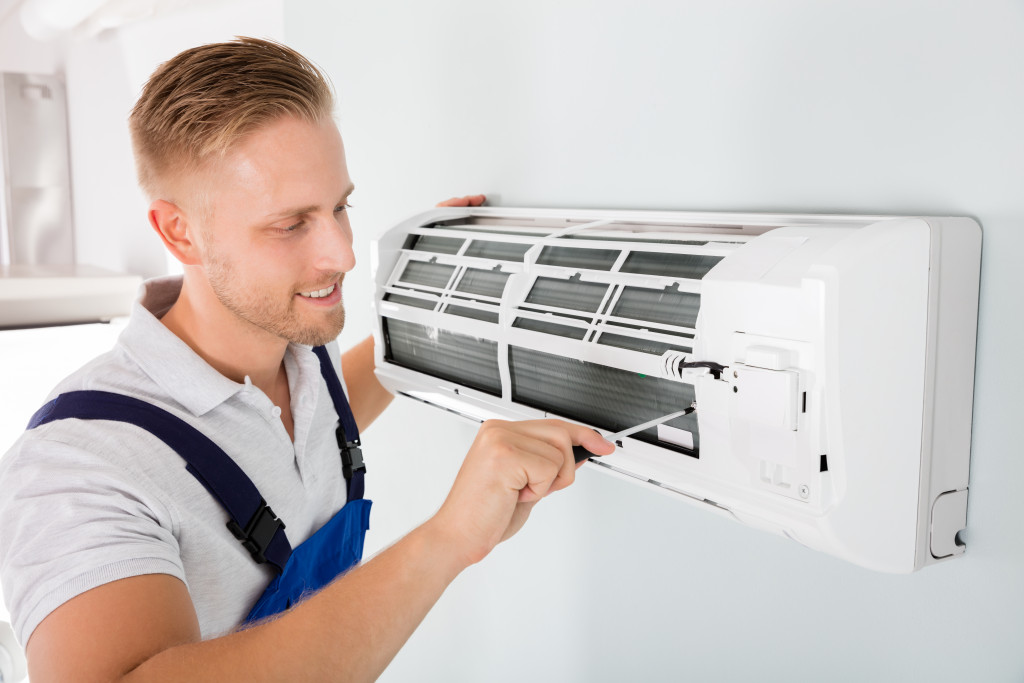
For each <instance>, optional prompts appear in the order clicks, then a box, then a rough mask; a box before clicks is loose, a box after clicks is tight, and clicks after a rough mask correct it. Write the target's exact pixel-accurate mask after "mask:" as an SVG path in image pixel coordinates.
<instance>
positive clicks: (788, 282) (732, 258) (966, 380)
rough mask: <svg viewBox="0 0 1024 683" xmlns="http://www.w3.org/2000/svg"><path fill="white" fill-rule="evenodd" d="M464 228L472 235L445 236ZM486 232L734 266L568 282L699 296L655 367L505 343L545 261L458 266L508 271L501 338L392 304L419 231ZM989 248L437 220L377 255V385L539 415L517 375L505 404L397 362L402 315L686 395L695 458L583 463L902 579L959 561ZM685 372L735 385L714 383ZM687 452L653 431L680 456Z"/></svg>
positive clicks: (407, 229)
mask: <svg viewBox="0 0 1024 683" xmlns="http://www.w3.org/2000/svg"><path fill="white" fill-rule="evenodd" d="M463 219H464V220H465V225H464V226H462V230H463V232H461V233H458V232H454V231H446V228H447V227H450V226H451V225H453V224H457V223H459V221H460V220H463ZM475 225H483V226H484V227H483V228H481V229H484V230H486V229H487V228H486V226H487V225H490V226H492V229H496V228H493V226H494V225H498V226H501V228H500V229H501V230H503V231H504V232H505V233H506V234H507V233H514V232H515V231H516V230H517V229H519V227H522V228H523V230H524V237H522V238H516V237H503V239H512V240H515V239H521V240H522V241H525V242H529V241H530V240H533V242H535V243H537V244H541V245H552V244H563V243H564V242H559V239H562V238H564V237H565V236H567V235H569V234H572V235H577V236H579V235H581V233H585V234H586V235H587V237H588V239H591V240H593V243H594V244H597V245H604V246H609V245H612V246H614V245H616V244H617V240H620V241H621V243H619V246H621V247H622V248H623V249H628V248H629V247H630V244H631V243H635V238H636V237H637V236H638V235H640V236H641V237H651V236H657V235H663V236H666V235H674V236H675V237H677V238H678V237H679V233H686V234H696V235H697V236H703V237H705V238H708V236H709V235H710V236H711V238H712V239H714V240H716V241H715V242H713V243H712V242H709V243H708V245H707V246H705V247H695V248H689V249H690V250H691V251H696V252H699V253H716V254H719V253H720V254H721V255H724V258H722V260H721V261H720V262H718V264H717V265H715V266H714V267H713V268H711V270H710V271H709V272H707V273H706V275H704V276H703V278H702V279H700V280H699V281H698V282H696V283H695V282H686V281H681V280H680V281H673V280H672V278H650V277H647V276H637V275H627V274H625V273H614V272H613V273H591V272H587V271H581V272H580V273H577V274H576V276H577V277H580V276H582V277H583V278H584V279H587V278H590V279H593V280H594V281H599V282H611V283H616V282H618V281H622V282H624V283H629V284H633V285H637V284H638V283H639V284H641V285H644V284H645V283H647V282H648V281H650V285H649V286H658V287H661V286H664V285H665V284H666V283H671V282H676V283H677V285H678V287H679V289H680V290H685V289H688V291H695V292H697V293H699V295H700V300H699V301H700V312H699V316H698V318H697V322H696V328H695V330H694V332H695V335H694V339H693V349H692V353H690V354H675V355H673V354H669V353H666V354H665V356H664V357H658V356H654V355H651V354H649V353H641V352H638V351H631V350H627V349H623V348H613V347H607V346H600V345H596V344H588V343H586V342H584V341H581V340H575V339H567V338H563V337H546V338H542V335H539V334H537V333H530V332H526V331H525V330H521V329H516V328H513V327H512V326H511V319H512V316H511V315H509V310H510V309H511V308H512V307H515V306H517V305H518V304H520V303H521V302H522V301H523V299H524V298H525V297H526V296H527V293H528V292H529V291H530V288H531V287H532V285H533V283H534V281H535V278H536V277H538V272H540V271H543V272H546V273H547V274H549V275H550V274H551V272H552V268H551V267H548V268H547V269H546V270H545V269H544V268H541V267H539V266H536V265H535V264H534V262H535V261H536V254H537V249H533V250H532V251H529V252H527V255H526V257H525V258H524V259H523V262H522V263H521V264H516V263H512V264H510V263H508V262H504V263H500V264H499V263H498V262H497V261H495V262H493V263H491V262H487V261H483V262H480V261H481V260H480V259H477V260H476V261H474V260H473V259H468V260H467V259H466V257H465V256H464V255H462V254H461V253H460V254H457V255H453V256H451V257H450V258H449V259H448V260H449V261H450V262H451V263H453V264H457V263H462V262H463V261H466V262H473V263H475V265H476V267H480V268H496V267H498V266H500V267H501V268H504V269H505V270H506V271H512V273H513V275H512V276H511V277H509V278H508V283H507V285H506V286H505V288H504V291H503V294H502V297H501V302H500V307H501V311H502V314H501V316H500V320H499V322H498V323H497V324H489V323H486V322H483V321H481V320H474V319H471V318H464V317H458V316H454V315H447V314H445V313H442V312H440V308H441V307H440V306H438V307H437V309H438V310H426V309H422V308H411V307H405V306H401V305H398V304H395V303H394V302H392V301H385V299H384V297H385V295H386V294H387V293H388V292H395V291H398V290H396V289H394V285H395V284H396V283H395V278H396V273H398V272H399V271H401V269H402V267H404V265H403V264H404V263H405V261H406V260H407V259H410V258H414V257H416V255H415V254H413V255H410V253H409V250H408V249H404V248H403V247H404V246H405V245H406V244H407V238H408V237H409V235H410V234H421V235H433V234H437V235H460V234H461V235H462V236H468V237H472V234H473V233H472V230H473V229H474V226H475ZM517 226H519V227H517ZM527 230H528V231H530V232H531V234H526V231H527ZM545 230H546V231H547V232H546V233H545ZM466 231H469V232H466ZM538 234H541V235H542V236H540V237H538ZM717 240H722V242H720V243H719V242H717ZM730 241H731V243H730ZM577 244H578V243H577ZM715 245H720V246H715ZM538 248H539V247H538ZM667 248H669V247H667ZM715 249H721V251H715ZM980 250H981V230H980V228H979V226H978V224H977V223H976V222H975V221H973V220H971V219H969V218H934V217H885V216H820V215H772V214H713V213H700V214H696V213H681V212H641V211H569V210H565V211H562V210H551V209H543V210H539V209H538V210H534V209H501V208H471V209H439V210H435V211H431V212H428V213H426V214H422V215H419V216H416V217H414V218H412V219H410V220H408V221H405V222H403V223H402V224H400V225H398V226H396V227H395V228H393V229H392V230H390V231H389V232H387V233H386V234H385V235H384V236H382V238H381V239H380V240H378V241H377V242H376V243H375V244H374V248H373V256H372V259H373V262H372V268H373V270H374V278H375V282H376V296H375V307H376V317H377V321H378V324H377V328H376V332H375V335H376V342H377V343H376V353H377V358H376V362H377V373H378V376H379V377H380V379H381V381H382V382H383V383H384V384H385V386H387V387H388V388H389V389H391V390H392V391H395V392H397V393H399V394H403V395H407V396H411V397H413V398H416V399H419V400H421V401H425V402H427V403H430V404H433V405H436V406H439V407H442V408H445V409H447V410H450V411H454V412H456V413H459V414H461V415H465V416H467V417H470V418H472V419H475V420H484V419H488V418H490V417H502V418H506V419H519V418H534V417H542V416H545V415H547V414H548V413H546V412H545V411H543V410H539V409H537V408H534V407H530V406H526V405H521V404H518V403H516V402H514V401H513V400H512V398H511V392H510V391H508V387H509V377H508V374H509V372H508V368H507V366H500V367H501V372H502V375H501V380H502V391H501V395H500V396H496V395H491V394H488V393H485V392H482V391H477V390H474V389H473V388H470V387H466V386H461V385H460V384H459V383H458V382H453V381H449V380H446V379H441V378H438V377H435V376H432V375H429V374H425V373H423V372H418V371H416V370H412V369H410V368H407V367H401V366H399V365H397V364H395V363H393V362H391V361H389V359H388V354H387V349H388V339H387V337H386V324H385V319H388V318H391V319H397V320H406V321H412V322H415V323H418V324H421V325H424V326H426V327H427V329H432V330H435V331H436V330H437V329H444V330H448V331H453V332H456V333H459V334H463V335H467V336H469V337H473V338H477V339H487V340H493V341H495V342H497V343H498V349H499V359H501V360H500V361H499V363H500V362H503V361H504V360H505V359H506V358H507V356H506V355H505V354H507V348H508V346H509V345H510V344H515V345H516V346H518V347H525V348H536V349H538V350H543V351H544V352H545V353H549V354H556V355H564V356H566V357H570V358H579V359H584V360H586V361H588V362H592V363H598V364H602V365H606V366H608V367H614V368H618V369H622V370H629V371H632V372H636V373H642V374H653V375H656V376H659V377H662V378H665V379H669V380H672V381H679V382H684V383H688V384H692V386H693V390H694V393H695V396H696V404H697V413H696V415H697V420H698V424H699V436H700V448H699V457H686V456H681V455H680V454H679V453H678V452H675V451H673V450H669V449H667V448H661V447H658V446H656V445H652V444H651V443H646V442H641V441H638V440H636V439H631V438H626V439H623V443H622V447H621V448H619V449H618V450H617V451H616V452H615V453H614V454H613V455H611V456H606V457H604V458H595V459H593V460H592V462H594V463H596V464H599V465H602V467H601V468H599V469H601V470H602V471H606V472H610V473H613V474H619V475H625V476H627V477H628V478H630V479H631V480H634V481H640V482H644V483H647V484H650V485H653V486H656V487H658V488H659V489H660V490H662V491H667V492H670V493H672V494H675V495H679V494H681V497H682V499H684V500H687V501H690V502H692V503H694V504H699V505H703V506H704V507H705V508H706V509H711V510H715V511H716V512H719V513H722V514H727V515H729V516H731V517H733V518H735V519H737V520H739V521H741V522H744V523H746V524H749V525H751V526H754V527H757V528H761V529H765V530H769V531H772V532H774V533H779V534H783V535H785V536H788V537H790V538H792V539H794V540H796V541H798V542H800V543H802V544H804V545H806V546H808V547H811V548H814V549H817V550H820V551H823V552H826V553H829V554H831V555H834V556H837V557H840V558H843V559H845V560H848V561H850V562H854V563H856V564H858V565H861V566H863V567H867V568H870V569H874V570H879V571H886V572H911V571H914V570H916V569H919V568H921V567H923V566H925V565H928V564H931V563H934V562H938V561H941V560H945V559H949V558H952V557H956V556H958V555H960V554H962V553H963V552H964V545H963V544H962V543H960V542H959V540H958V539H957V533H958V532H959V531H960V530H961V529H963V528H965V526H966V510H967V490H968V471H969V462H970V436H971V409H972V401H973V383H974V354H975V336H976V323H977V306H978V281H979V272H980V253H981V252H980ZM565 270H566V271H567V272H572V271H573V269H571V268H569V269H565ZM645 278H646V279H645ZM403 291H404V290H403ZM644 332H645V333H646V332H647V330H644ZM676 356H679V357H676ZM679 360H697V361H713V362H715V363H719V364H721V365H724V366H727V369H726V371H725V372H724V373H722V375H721V377H720V378H718V379H716V378H715V377H714V376H713V374H712V373H710V372H708V371H706V370H703V369H683V370H681V369H680V367H679V364H678V362H677V361H679ZM682 407H685V406H682ZM688 437H689V433H688V432H685V431H682V430H678V429H673V428H671V427H664V428H659V430H658V438H659V439H661V440H662V441H665V442H669V443H678V444H680V445H684V446H685V445H686V443H685V442H686V440H687V438H688Z"/></svg>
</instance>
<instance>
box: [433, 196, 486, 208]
mask: <svg viewBox="0 0 1024 683" xmlns="http://www.w3.org/2000/svg"><path fill="white" fill-rule="evenodd" d="M485 201H487V197H486V196H485V195H482V194H467V195H466V196H465V197H452V198H451V199H446V200H444V201H443V202H438V203H437V205H438V206H480V205H481V204H483V203H484V202H485Z"/></svg>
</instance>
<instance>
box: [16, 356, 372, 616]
mask: <svg viewBox="0 0 1024 683" xmlns="http://www.w3.org/2000/svg"><path fill="white" fill-rule="evenodd" d="M313 351H314V352H315V353H316V355H317V358H318V359H319V360H320V373H321V375H323V378H324V381H325V382H327V389H328V391H329V393H330V395H331V400H332V401H333V403H334V408H335V410H336V411H337V413H338V421H339V425H338V429H337V432H336V436H337V439H338V448H339V454H340V457H341V462H342V472H343V474H344V476H345V481H346V483H347V486H348V502H346V503H345V505H344V507H342V508H341V510H339V511H338V512H337V513H336V514H335V515H334V517H332V518H331V519H330V520H329V521H328V522H327V523H326V524H324V525H323V526H322V527H320V529H318V530H317V531H316V532H315V533H314V534H313V535H312V536H310V537H309V538H308V539H306V541H305V542H303V543H301V544H300V545H299V547H297V548H295V549H294V550H293V549H292V547H291V544H290V543H289V542H288V537H287V536H285V533H284V529H285V525H284V522H283V521H281V520H280V519H279V518H278V517H277V515H275V514H274V511H273V510H272V509H271V508H270V506H269V505H267V502H266V500H265V499H264V498H263V496H262V495H260V492H259V490H258V489H257V488H256V485H255V484H253V483H252V480H250V479H249V477H247V476H246V475H245V473H244V472H243V471H242V470H241V468H239V467H238V465H236V464H235V462H234V461H233V460H232V459H231V458H230V457H229V456H228V455H227V454H226V453H225V452H224V451H223V449H221V448H220V447H219V446H217V444H215V443H214V442H213V441H212V440H210V439H209V438H208V437H207V436H206V435H204V434H203V433H202V432H200V431H199V430H197V429H196V428H195V427H193V426H192V425H190V424H188V423H187V422H185V421H184V420H182V419H181V418H178V417H176V416H175V415H173V414H171V413H169V412H167V411H165V410H163V409H162V408H158V407H156V406H154V405H152V404H150V403H147V402H145V401H143V400H140V399H137V398H132V397H130V396H125V395H123V394H116V393H111V392H107V391H71V392H68V393H65V394H61V395H60V396H58V397H57V398H55V399H53V400H52V401H50V402H49V403H47V404H46V405H45V406H43V407H42V408H40V409H39V411H38V412H36V414H35V415H33V416H32V419H31V420H30V421H29V425H28V428H29V429H33V428H35V427H38V426H39V425H42V424H46V423H48V422H53V421H55V420H63V419H67V418H77V419H80V420H113V421H117V422H127V423H129V424H134V425H136V426H138V427H141V428H142V429H145V430H146V431H148V432H150V433H151V434H153V435H154V436H156V437H157V438H159V439H160V440H161V441H163V442H164V443H165V444H167V446H168V447H170V448H172V449H173V450H174V451H175V452H176V453H178V455H179V456H181V458H182V459H183V460H184V461H185V463H186V468H185V469H186V470H188V472H189V473H191V474H192V475H193V476H194V477H195V478H196V479H198V480H199V482H200V483H202V485H203V486H204V487H206V490H207V491H209V492H210V494H211V495H212V496H213V497H214V498H216V499H217V501H218V502H219V503H220V504H221V506H223V507H224V509H225V511H227V513H228V516H229V517H230V520H229V521H228V523H227V527H228V529H230V530H231V533H233V534H234V535H235V537H236V538H238V539H239V540H240V541H241V542H242V545H243V546H244V547H245V548H246V550H248V551H249V553H250V554H251V555H252V556H253V559H254V560H255V561H256V562H258V563H264V562H265V563H267V564H269V565H270V566H271V567H273V568H274V570H275V571H277V572H278V575H277V577H276V578H275V579H274V580H273V581H271V583H270V585H269V586H268V587H267V589H266V590H265V591H264V593H263V595H262V596H261V597H260V599H259V600H258V601H257V602H256V605H255V606H254V607H253V608H252V611H251V612H250V613H249V616H247V617H246V619H245V622H244V623H245V624H248V623H250V622H253V621H256V620H258V619H263V618H265V617H269V616H272V615H274V614H277V613H279V612H282V611H284V610H286V609H288V608H289V607H291V606H292V605H294V604H295V603H297V602H298V601H299V600H300V599H301V598H302V597H303V596H304V595H306V594H309V593H312V592H315V591H317V590H319V589H321V588H323V587H324V586H326V585H327V584H328V583H330V582H331V581H333V580H334V579H335V578H336V577H337V576H338V575H340V574H342V573H343V572H345V571H347V570H349V569H351V568H352V567H353V566H355V565H356V564H358V563H359V561H360V560H361V559H362V556H363V540H364V539H365V537H366V531H367V530H368V529H369V528H370V524H369V520H370V506H371V502H370V501H369V500H366V499H364V498H363V489H364V475H365V473H366V467H365V465H364V464H363V457H362V451H361V450H360V442H359V430H358V429H357V427H356V421H355V418H354V417H353V416H352V409H351V408H350V407H349V404H348V399H347V398H346V396H345V392H344V390H343V389H342V386H341V382H340V381H339V380H338V375H337V373H336V372H335V371H334V364H333V363H331V360H330V355H329V354H328V353H327V349H326V348H324V347H323V346H317V347H315V348H314V349H313Z"/></svg>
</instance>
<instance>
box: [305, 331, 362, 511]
mask: <svg viewBox="0 0 1024 683" xmlns="http://www.w3.org/2000/svg"><path fill="white" fill-rule="evenodd" d="M313 352H314V353H315V354H316V356H317V358H319V359H320V374H321V375H322V376H323V378H324V381H325V382H327V391H328V392H330V394H331V401H333V402H334V410H335V412H337V413H338V429H337V430H336V431H335V436H336V437H337V439H338V450H339V451H340V452H341V469H342V473H343V474H344V475H345V481H346V482H347V483H348V499H349V500H359V499H361V498H362V497H363V493H364V488H365V486H364V482H365V476H366V465H365V464H364V463H363V451H362V449H361V448H360V447H359V445H360V442H359V428H358V427H357V426H356V419H355V417H354V416H353V415H352V408H350V407H349V404H348V398H346V397H345V390H344V389H343V388H342V386H341V380H339V379H338V373H337V372H336V371H335V369H334V363H332V362H331V355H330V354H329V353H328V352H327V349H326V348H325V347H323V346H314V347H313Z"/></svg>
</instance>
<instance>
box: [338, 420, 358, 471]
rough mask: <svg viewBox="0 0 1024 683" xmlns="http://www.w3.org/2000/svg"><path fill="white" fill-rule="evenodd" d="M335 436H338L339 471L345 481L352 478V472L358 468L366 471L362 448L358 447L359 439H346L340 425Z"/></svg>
mask: <svg viewBox="0 0 1024 683" xmlns="http://www.w3.org/2000/svg"><path fill="white" fill-rule="evenodd" d="M335 436H337V438H338V448H339V449H340V450H341V473H342V474H343V475H345V481H348V480H349V479H351V478H352V473H353V472H358V471H360V470H362V471H363V472H366V464H365V463H364V462H363V449H361V448H360V447H359V446H360V441H359V439H356V440H355V441H348V440H347V439H346V438H345V429H344V428H343V427H341V426H340V425H339V426H338V429H337V430H336V431H335Z"/></svg>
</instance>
